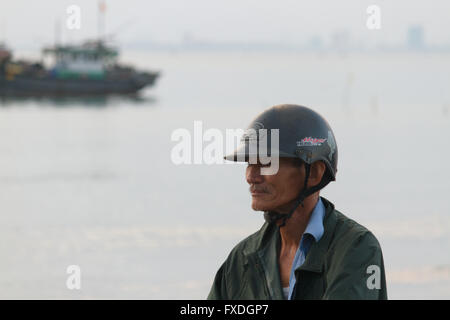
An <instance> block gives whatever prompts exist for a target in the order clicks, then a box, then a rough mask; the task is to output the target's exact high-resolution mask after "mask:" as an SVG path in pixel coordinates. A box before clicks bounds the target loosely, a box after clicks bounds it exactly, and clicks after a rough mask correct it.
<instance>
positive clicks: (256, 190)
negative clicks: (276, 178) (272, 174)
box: [250, 187, 268, 197]
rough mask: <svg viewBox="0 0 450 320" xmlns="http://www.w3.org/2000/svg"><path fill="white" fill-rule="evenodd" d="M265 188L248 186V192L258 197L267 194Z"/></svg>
mask: <svg viewBox="0 0 450 320" xmlns="http://www.w3.org/2000/svg"><path fill="white" fill-rule="evenodd" d="M267 193H268V192H267V190H266V189H265V188H264V187H262V188H261V187H259V188H258V187H250V194H251V195H252V197H258V196H262V195H265V194H267Z"/></svg>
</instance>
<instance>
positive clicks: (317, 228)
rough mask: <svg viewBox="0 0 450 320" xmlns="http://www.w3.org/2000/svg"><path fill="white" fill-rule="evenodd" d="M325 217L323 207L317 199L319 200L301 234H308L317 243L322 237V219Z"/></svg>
mask: <svg viewBox="0 0 450 320" xmlns="http://www.w3.org/2000/svg"><path fill="white" fill-rule="evenodd" d="M324 216H325V206H324V204H323V202H322V200H321V199H320V197H319V200H318V201H317V203H316V206H315V207H314V210H313V212H312V213H311V217H310V218H309V221H308V225H307V226H306V229H305V232H304V233H303V234H309V235H311V236H313V237H314V240H315V241H316V242H318V241H319V240H320V238H322V236H323V232H324V229H323V217H324Z"/></svg>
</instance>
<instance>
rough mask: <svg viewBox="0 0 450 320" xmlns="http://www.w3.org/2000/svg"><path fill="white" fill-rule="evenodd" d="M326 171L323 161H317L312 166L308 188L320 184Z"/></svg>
mask: <svg viewBox="0 0 450 320" xmlns="http://www.w3.org/2000/svg"><path fill="white" fill-rule="evenodd" d="M325 169H326V167H325V163H324V162H323V161H316V162H314V163H313V164H312V165H311V169H310V173H309V179H308V187H313V186H315V185H318V184H319V183H320V181H321V180H322V177H323V175H324V174H325Z"/></svg>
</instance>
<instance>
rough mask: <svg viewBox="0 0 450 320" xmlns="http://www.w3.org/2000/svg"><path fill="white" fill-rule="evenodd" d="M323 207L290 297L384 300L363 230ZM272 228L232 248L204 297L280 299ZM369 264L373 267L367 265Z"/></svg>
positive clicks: (381, 274)
mask: <svg viewBox="0 0 450 320" xmlns="http://www.w3.org/2000/svg"><path fill="white" fill-rule="evenodd" d="M321 199H322V201H323V203H324V205H325V216H324V221H323V224H324V234H323V236H322V238H321V239H320V240H319V241H318V242H313V243H312V244H311V247H310V249H309V251H308V255H307V257H306V260H305V262H304V263H303V264H302V265H301V266H300V267H299V268H297V269H296V270H295V276H296V279H297V281H296V289H295V292H294V294H293V297H294V299H375V300H381V299H387V290H386V279H385V271H384V263H383V255H382V252H381V247H380V244H379V243H378V241H377V239H376V238H375V236H374V235H373V234H372V233H371V232H370V231H369V230H367V229H366V228H364V227H363V226H361V225H360V224H358V223H356V222H355V221H353V220H351V219H349V218H347V217H346V216H344V215H343V214H342V213H340V212H339V211H337V210H335V209H334V205H333V204H332V203H331V202H329V201H328V200H326V199H324V198H321ZM280 243H281V242H280V232H279V227H278V226H276V225H275V224H268V223H265V224H264V225H263V226H262V228H261V229H260V230H259V231H257V232H256V233H254V234H252V235H251V236H249V237H247V238H246V239H244V240H243V241H241V242H240V243H239V244H237V245H236V246H235V247H234V248H233V250H232V251H231V253H230V254H229V256H228V258H227V259H226V261H225V262H224V263H223V264H222V266H221V267H220V269H219V271H218V272H217V274H216V277H215V279H214V283H213V285H212V288H211V291H210V293H209V295H208V299H239V300H244V299H261V300H271V299H284V296H283V290H282V287H281V281H280V272H279V267H278V253H279V251H280ZM373 266H375V267H373Z"/></svg>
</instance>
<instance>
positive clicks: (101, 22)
mask: <svg viewBox="0 0 450 320" xmlns="http://www.w3.org/2000/svg"><path fill="white" fill-rule="evenodd" d="M105 11H106V3H105V1H104V0H100V1H99V2H98V22H97V23H98V26H97V27H98V40H99V41H100V42H101V41H103V37H104V34H105Z"/></svg>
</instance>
